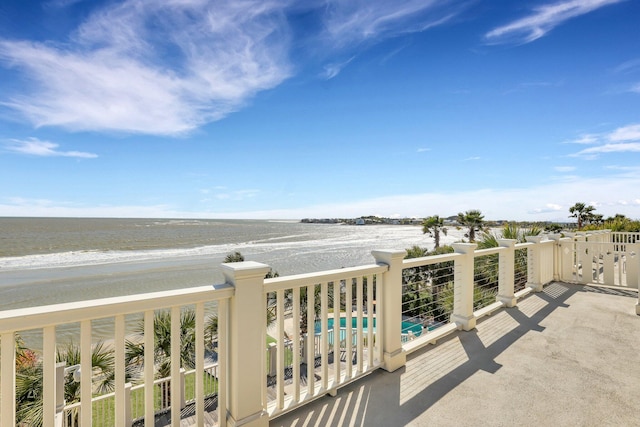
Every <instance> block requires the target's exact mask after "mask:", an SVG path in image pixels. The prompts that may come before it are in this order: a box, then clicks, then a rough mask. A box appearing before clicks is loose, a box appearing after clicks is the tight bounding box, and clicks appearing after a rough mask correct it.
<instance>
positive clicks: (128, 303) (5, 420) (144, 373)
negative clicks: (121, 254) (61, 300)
mask: <svg viewBox="0 0 640 427" xmlns="http://www.w3.org/2000/svg"><path fill="white" fill-rule="evenodd" d="M233 293H234V289H233V287H231V286H229V285H219V286H202V287H196V288H190V289H180V290H175V291H165V292H154V293H148V294H142V295H132V296H126V297H116V298H106V299H100V300H89V301H81V302H73V303H66V304H57V305H50V306H43V307H34V308H25V309H17V310H8V311H4V312H1V313H0V334H1V340H2V341H1V343H0V346H1V366H0V381H1V385H0V390H1V394H0V398H1V402H0V405H1V406H0V409H1V410H0V424H1V425H7V426H10V425H16V422H17V421H18V420H17V414H16V401H17V398H18V402H20V400H19V398H20V396H16V350H15V348H16V343H18V342H19V336H20V334H21V333H23V332H24V331H34V330H35V331H40V333H41V336H42V341H41V342H42V345H41V347H42V350H41V351H38V353H39V354H38V362H37V367H38V369H36V371H37V372H41V374H40V375H41V376H40V378H36V379H35V383H36V384H41V385H40V386H38V387H37V389H36V390H34V393H33V394H34V397H33V399H34V400H38V398H39V402H41V405H42V407H41V419H42V425H44V426H45V427H46V426H55V425H69V426H75V425H85V426H89V425H131V422H132V417H133V415H132V411H134V412H135V411H141V416H142V418H144V420H145V423H146V424H147V425H148V424H149V423H151V424H153V422H154V420H155V416H156V413H157V412H158V410H160V409H161V406H162V404H164V405H165V407H168V408H169V410H170V412H171V418H172V419H173V420H179V419H180V409H181V406H183V405H181V404H180V403H181V402H183V401H184V395H183V393H184V392H183V390H184V387H183V385H182V384H183V379H184V370H182V372H181V368H182V363H181V357H180V355H181V344H182V342H181V339H180V337H181V332H180V326H181V311H182V310H184V309H193V310H194V313H195V319H194V331H193V333H194V334H195V341H194V346H195V347H194V355H195V359H194V364H195V369H194V370H193V373H192V375H193V376H194V377H195V379H194V381H193V382H192V383H193V384H194V390H193V397H192V398H193V400H194V405H195V406H196V413H198V412H200V414H203V413H204V409H203V408H204V399H205V382H204V381H205V379H204V378H205V374H206V371H205V353H206V352H205V304H211V303H212V302H215V303H216V305H217V309H216V310H217V317H218V331H217V335H218V338H217V341H218V348H217V359H218V363H219V364H222V365H225V364H226V361H227V356H226V342H227V340H228V336H227V332H226V330H227V326H228V325H227V323H228V322H227V318H226V316H227V312H228V305H229V299H230V298H231V296H232V295H233ZM167 310H168V311H169V312H170V313H171V319H170V334H171V335H170V337H169V339H170V342H168V343H166V345H168V346H169V353H170V356H169V357H170V362H169V364H170V366H171V368H170V374H169V376H168V377H165V378H163V379H160V380H156V377H157V376H158V372H157V362H158V359H157V355H158V352H157V351H156V350H158V349H157V348H156V344H157V343H156V342H155V341H156V340H154V336H155V335H154V324H155V322H154V317H155V314H156V313H158V312H161V311H167ZM132 314H139V315H140V316H139V317H142V318H143V319H144V326H143V327H144V332H145V333H144V337H142V338H141V339H142V343H143V344H144V346H143V348H144V350H143V351H144V354H142V355H141V363H140V364H139V369H140V372H141V376H139V377H134V378H131V377H130V374H131V372H132V371H131V369H130V368H131V364H129V366H128V365H127V358H126V353H127V346H128V344H127V343H128V342H129V343H130V342H131V341H130V339H131V336H128V334H127V328H128V325H127V321H126V319H127V316H129V315H132ZM105 321H107V322H112V325H113V330H114V335H113V337H112V339H111V340H110V343H109V345H110V346H111V347H112V348H113V362H112V363H113V369H114V370H113V373H114V378H113V382H112V386H113V388H114V392H113V393H111V394H107V395H99V396H96V395H95V394H96V391H97V386H98V381H99V380H101V379H100V378H98V374H97V373H96V371H95V366H93V364H94V362H93V361H92V358H93V354H92V353H93V350H94V349H95V344H96V340H95V339H94V338H93V333H92V332H93V326H94V323H95V322H105ZM70 323H77V324H79V325H80V326H79V336H80V338H79V347H78V351H79V355H80V363H79V365H78V367H77V368H76V369H75V374H74V375H73V378H74V379H73V380H72V381H74V382H77V383H78V384H77V385H73V384H69V378H67V377H70V376H69V375H65V374H64V373H62V369H64V364H59V363H57V361H56V358H57V352H58V350H59V349H60V347H61V346H62V347H63V348H64V347H65V346H64V345H63V344H64V342H65V341H67V340H69V338H68V337H61V338H60V337H58V334H57V333H56V329H57V328H58V327H61V326H62V325H66V324H70ZM61 368H62V369H61ZM78 368H79V369H78ZM129 381H133V382H140V384H139V385H136V386H133V387H132V386H131V384H128V382H129ZM216 381H217V382H218V384H219V387H220V390H225V382H226V371H225V370H221V371H220V372H218V373H217V380H216ZM154 384H155V386H154ZM146 385H151V386H149V387H147V386H146ZM69 386H73V387H77V386H79V390H80V391H79V396H80V399H79V401H78V402H75V403H72V404H69V405H65V402H64V396H65V391H66V390H65V387H69ZM134 387H135V388H134ZM157 388H159V389H161V390H162V391H161V394H160V397H159V399H160V401H161V402H163V403H162V404H161V405H160V407H159V405H158V404H156V401H157V400H158V396H157V393H156V391H155V390H156V389H157ZM138 389H140V392H138V393H136V392H137V391H138ZM162 393H164V396H163V395H162ZM134 395H135V396H137V397H138V399H141V403H140V404H139V405H138V406H134V407H133V409H132V398H131V396H134ZM163 397H164V398H163ZM217 404H218V408H219V409H218V410H219V411H222V413H225V412H226V411H225V405H226V396H225V395H224V394H223V393H220V394H219V396H218V401H217ZM94 410H95V411H96V412H97V413H96V414H94ZM36 412H37V411H36ZM18 416H19V414H18ZM21 421H22V422H23V423H24V425H30V424H31V423H33V422H34V421H33V420H32V419H31V420H30V419H25V420H21Z"/></svg>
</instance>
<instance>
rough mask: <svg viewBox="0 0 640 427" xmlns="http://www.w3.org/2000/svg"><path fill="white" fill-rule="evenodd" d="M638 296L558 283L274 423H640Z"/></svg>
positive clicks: (549, 424)
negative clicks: (396, 366) (398, 366)
mask: <svg viewBox="0 0 640 427" xmlns="http://www.w3.org/2000/svg"><path fill="white" fill-rule="evenodd" d="M637 301H638V299H637V292H636V291H634V290H617V289H610V288H603V287H594V286H580V285H569V284H565V283H552V284H550V285H548V286H547V287H545V289H544V291H543V292H540V293H535V294H531V295H529V296H528V297H525V298H524V299H522V300H521V301H519V303H518V307H515V308H510V309H502V310H499V311H497V312H495V313H494V314H493V315H492V316H490V317H485V318H484V319H481V320H479V321H478V324H477V328H476V329H475V330H472V331H469V332H463V331H460V332H456V333H454V334H452V335H450V336H449V337H447V338H445V339H443V340H442V341H441V342H439V343H438V344H437V345H435V346H431V345H429V346H427V347H424V348H422V349H420V350H418V351H415V352H413V353H411V354H410V355H408V357H407V364H406V366H404V367H403V368H401V369H399V370H397V371H395V372H392V373H389V372H386V371H382V370H378V371H375V372H374V373H372V374H370V375H369V376H367V377H365V378H363V379H361V380H359V381H356V382H354V383H352V384H350V385H347V386H346V387H344V388H341V389H339V390H338V394H337V396H336V397H329V396H325V397H322V398H320V399H318V400H316V401H314V402H312V403H310V404H308V405H306V406H304V407H301V408H299V409H297V410H294V411H292V412H289V413H287V414H284V415H282V416H280V417H279V418H276V419H273V420H271V422H270V426H271V427H276V426H296V427H300V426H366V427H369V426H372V427H376V426H380V427H382V426H384V427H387V426H427V425H428V426H433V425H437V426H466V425H483V426H512V425H522V426H554V425H562V426H569V425H570V426H640V421H639V420H640V418H639V417H638V403H639V400H638V392H639V391H640V316H637V315H636V314H635V305H636V303H637Z"/></svg>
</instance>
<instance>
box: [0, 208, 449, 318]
mask: <svg viewBox="0 0 640 427" xmlns="http://www.w3.org/2000/svg"><path fill="white" fill-rule="evenodd" d="M455 234H457V233H453V235H452V233H451V232H450V233H449V236H446V237H445V236H443V237H442V241H443V243H448V242H453V241H455V240H457V239H459V236H456V235H455ZM413 245H420V246H422V247H432V246H433V240H432V239H431V238H429V237H428V236H425V235H423V234H422V229H421V227H419V226H403V225H367V226H355V225H353V226H350V225H341V224H303V223H300V222H297V221H267V220H169V219H95V218H81V219H78V218H0V310H6V309H13V308H22V307H30V306H38V305H47V304H55V303H62V302H71V301H77V300H84V299H94V298H103V297H111V296H119V295H129V294H135V293H143V292H153V291H160V290H168V289H177V288H186V287H191V286H200V285H206V284H216V283H222V282H223V276H222V273H221V270H220V264H221V263H222V261H223V259H224V257H225V256H226V255H227V254H229V253H232V252H234V251H240V252H241V253H242V254H243V255H244V256H245V259H246V260H251V261H258V262H262V263H265V264H268V265H269V266H271V267H272V269H273V270H274V271H277V272H278V273H279V274H280V275H281V276H283V275H290V274H298V273H309V272H314V271H322V270H329V269H336V268H342V267H351V266H356V265H363V264H370V263H373V262H374V259H373V257H372V256H371V251H372V250H376V249H377V250H380V249H399V250H400V249H406V248H408V247H411V246H413Z"/></svg>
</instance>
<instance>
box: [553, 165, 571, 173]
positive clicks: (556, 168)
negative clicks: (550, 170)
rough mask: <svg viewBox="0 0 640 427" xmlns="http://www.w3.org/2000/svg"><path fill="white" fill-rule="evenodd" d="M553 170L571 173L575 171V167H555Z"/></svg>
mask: <svg viewBox="0 0 640 427" xmlns="http://www.w3.org/2000/svg"><path fill="white" fill-rule="evenodd" d="M554 169H555V170H556V171H558V172H573V171H574V170H576V168H575V166H556V167H554Z"/></svg>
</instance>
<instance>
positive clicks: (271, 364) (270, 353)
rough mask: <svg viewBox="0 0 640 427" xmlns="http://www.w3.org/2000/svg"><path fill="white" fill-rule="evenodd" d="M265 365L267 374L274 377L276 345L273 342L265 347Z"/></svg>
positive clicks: (275, 372)
mask: <svg viewBox="0 0 640 427" xmlns="http://www.w3.org/2000/svg"><path fill="white" fill-rule="evenodd" d="M267 366H268V368H267V369H268V371H267V375H268V376H270V377H274V376H275V375H276V374H277V372H278V346H277V345H276V343H274V342H272V343H269V347H268V348H267Z"/></svg>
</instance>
